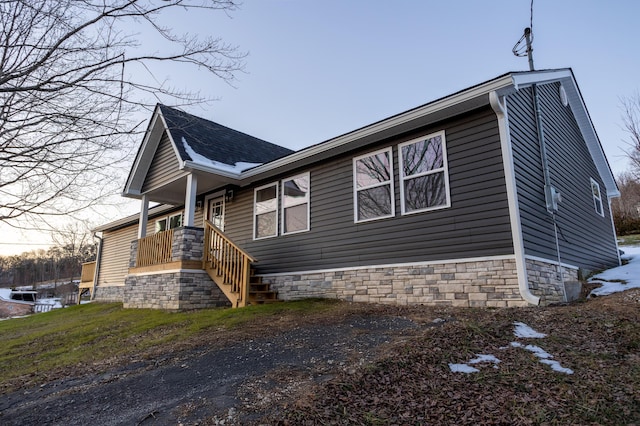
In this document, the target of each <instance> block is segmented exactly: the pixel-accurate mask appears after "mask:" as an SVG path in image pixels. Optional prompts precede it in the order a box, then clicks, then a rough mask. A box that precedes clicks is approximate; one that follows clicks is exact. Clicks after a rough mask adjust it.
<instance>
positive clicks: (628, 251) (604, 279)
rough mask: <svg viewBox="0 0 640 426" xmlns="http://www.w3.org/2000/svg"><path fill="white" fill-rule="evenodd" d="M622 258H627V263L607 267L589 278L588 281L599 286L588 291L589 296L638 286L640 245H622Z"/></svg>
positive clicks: (639, 284)
mask: <svg viewBox="0 0 640 426" xmlns="http://www.w3.org/2000/svg"><path fill="white" fill-rule="evenodd" d="M622 258H623V259H627V260H629V263H627V264H626V265H622V266H618V267H616V268H611V269H607V270H606V271H603V272H601V273H599V274H597V275H594V276H593V277H591V278H589V282H590V283H593V284H600V287H598V288H596V289H593V290H592V291H591V293H589V297H591V296H606V295H609V294H612V293H617V292H620V291H625V290H630V289H632V288H640V247H635V246H626V247H624V255H623V256H622Z"/></svg>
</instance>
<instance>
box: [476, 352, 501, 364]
mask: <svg viewBox="0 0 640 426" xmlns="http://www.w3.org/2000/svg"><path fill="white" fill-rule="evenodd" d="M481 362H492V363H494V364H498V363H499V362H500V360H499V359H498V358H496V357H495V356H493V355H491V354H476V357H475V358H474V359H472V360H471V361H469V364H478V363H481Z"/></svg>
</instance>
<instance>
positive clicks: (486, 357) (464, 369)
mask: <svg viewBox="0 0 640 426" xmlns="http://www.w3.org/2000/svg"><path fill="white" fill-rule="evenodd" d="M481 362H490V363H493V364H494V368H498V367H497V365H496V364H498V363H499V362H500V360H499V359H498V358H496V357H495V356H493V355H490V354H476V357H475V358H473V359H472V360H471V361H469V362H468V363H466V364H449V369H450V370H451V371H452V372H454V373H477V372H479V371H480V370H478V369H477V368H474V367H472V366H470V365H469V364H479V363H481Z"/></svg>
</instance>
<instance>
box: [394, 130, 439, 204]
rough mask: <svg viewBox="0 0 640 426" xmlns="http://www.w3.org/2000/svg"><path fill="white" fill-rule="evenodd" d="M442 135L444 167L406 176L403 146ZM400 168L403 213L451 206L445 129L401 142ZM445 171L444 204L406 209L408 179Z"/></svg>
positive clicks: (399, 152) (399, 150) (399, 151)
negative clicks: (406, 183) (405, 187)
mask: <svg viewBox="0 0 640 426" xmlns="http://www.w3.org/2000/svg"><path fill="white" fill-rule="evenodd" d="M438 136H440V140H441V141H442V167H440V168H438V169H434V170H429V171H426V172H422V173H416V174H413V175H410V176H405V175H404V158H403V155H402V147H404V146H407V145H411V144H415V143H418V142H421V141H424V140H427V139H432V138H436V137H438ZM398 170H399V172H398V173H399V177H400V179H399V185H400V210H401V213H402V215H409V214H415V213H423V212H427V211H433V210H440V209H446V208H449V207H451V191H450V187H449V165H448V161H447V140H446V138H445V132H444V130H441V131H439V132H435V133H431V134H428V135H425V136H421V137H419V138H415V139H412V140H410V141H407V142H403V143H401V144H399V145H398ZM441 172H444V186H445V188H444V190H445V198H446V201H445V203H444V204H442V205H439V206H433V207H425V208H423V209H418V210H413V211H410V212H408V211H407V210H406V205H405V201H406V200H405V196H404V186H405V185H404V182H405V181H406V180H409V179H414V178H417V177H421V176H428V175H430V174H435V173H441Z"/></svg>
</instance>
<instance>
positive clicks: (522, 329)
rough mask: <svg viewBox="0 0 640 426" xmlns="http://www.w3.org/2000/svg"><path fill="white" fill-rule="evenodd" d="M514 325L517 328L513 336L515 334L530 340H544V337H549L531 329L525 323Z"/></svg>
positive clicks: (515, 323)
mask: <svg viewBox="0 0 640 426" xmlns="http://www.w3.org/2000/svg"><path fill="white" fill-rule="evenodd" d="M513 324H514V325H515V326H516V328H515V329H514V330H513V334H515V336H516V337H521V338H529V339H542V338H543V337H547V335H546V334H544V333H539V332H537V331H535V330H534V329H533V328H531V327H529V326H528V325H527V324H525V323H523V322H517V321H516V322H514V323H513Z"/></svg>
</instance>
